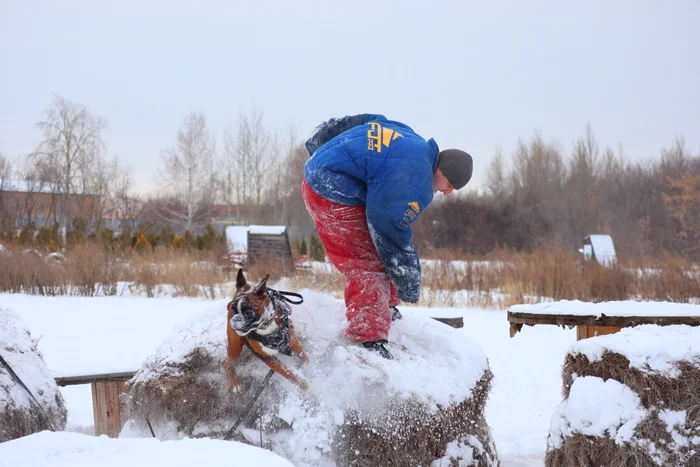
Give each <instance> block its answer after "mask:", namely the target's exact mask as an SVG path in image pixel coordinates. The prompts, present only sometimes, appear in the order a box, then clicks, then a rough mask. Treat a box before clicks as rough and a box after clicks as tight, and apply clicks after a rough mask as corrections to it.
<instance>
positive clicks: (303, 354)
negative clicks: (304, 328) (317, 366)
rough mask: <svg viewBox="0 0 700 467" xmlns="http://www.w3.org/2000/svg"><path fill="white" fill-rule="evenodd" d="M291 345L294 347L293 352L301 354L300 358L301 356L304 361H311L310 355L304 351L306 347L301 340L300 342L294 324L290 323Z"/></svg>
mask: <svg viewBox="0 0 700 467" xmlns="http://www.w3.org/2000/svg"><path fill="white" fill-rule="evenodd" d="M289 347H290V348H291V349H292V352H294V353H295V354H297V355H299V358H301V359H302V360H303V361H304V363H308V362H309V356H308V355H306V352H304V349H303V348H302V347H301V342H299V339H298V338H297V334H296V332H294V325H293V324H291V323H289Z"/></svg>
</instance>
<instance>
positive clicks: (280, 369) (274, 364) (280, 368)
mask: <svg viewBox="0 0 700 467" xmlns="http://www.w3.org/2000/svg"><path fill="white" fill-rule="evenodd" d="M264 363H265V365H267V366H269V367H270V368H272V369H273V370H275V372H277V373H279V374H280V375H282V376H284V377H285V378H287V379H288V380H289V381H291V382H292V383H294V384H296V385H297V386H299V387H300V388H301V389H303V390H304V391H307V390H308V389H309V383H308V382H307V381H306V380H304V379H300V378H297V376H296V375H295V374H294V373H292V371H291V370H290V369H289V368H287V366H286V365H285V364H284V363H282V362H280V361H279V360H277V359H274V360H269V361H268V360H264Z"/></svg>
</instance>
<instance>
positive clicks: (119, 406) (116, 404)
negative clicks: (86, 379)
mask: <svg viewBox="0 0 700 467" xmlns="http://www.w3.org/2000/svg"><path fill="white" fill-rule="evenodd" d="M125 392H126V384H125V383H124V382H123V381H106V382H99V383H93V384H92V394H93V396H92V403H93V416H94V419H95V436H100V435H107V436H109V437H110V438H116V437H118V436H119V433H120V432H121V429H122V427H123V426H124V423H126V410H125V407H124V405H123V403H122V401H121V397H120V396H121V395H122V394H123V393H125Z"/></svg>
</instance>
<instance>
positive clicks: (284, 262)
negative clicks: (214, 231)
mask: <svg viewBox="0 0 700 467" xmlns="http://www.w3.org/2000/svg"><path fill="white" fill-rule="evenodd" d="M225 239H226V246H227V259H228V261H229V262H230V263H231V265H232V266H233V267H249V266H255V265H261V264H264V265H270V266H274V267H275V268H278V271H279V269H281V271H279V272H280V273H287V272H291V271H294V259H293V257H292V249H291V246H290V245H289V237H288V235H287V227H286V226H284V225H281V226H278V225H232V226H228V227H226V229H225ZM273 272H274V271H270V273H271V274H272V273H273Z"/></svg>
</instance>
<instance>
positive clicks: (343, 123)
mask: <svg viewBox="0 0 700 467" xmlns="http://www.w3.org/2000/svg"><path fill="white" fill-rule="evenodd" d="M373 120H386V117H384V116H383V115H379V114H359V115H349V116H345V117H342V118H331V119H330V120H328V121H326V122H323V123H321V124H320V125H319V126H318V127H316V131H315V132H314V134H313V136H312V137H311V138H309V139H308V140H307V141H306V143H305V144H304V146H306V150H307V151H308V153H309V156H313V154H314V152H316V150H317V149H318V148H320V147H321V146H323V145H324V144H326V143H327V142H328V141H330V140H332V139H333V138H335V137H336V136H338V135H339V134H341V133H344V132H346V131H348V130H349V129H351V128H354V127H356V126H360V125H364V124H365V123H367V122H370V121H373Z"/></svg>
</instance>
